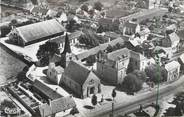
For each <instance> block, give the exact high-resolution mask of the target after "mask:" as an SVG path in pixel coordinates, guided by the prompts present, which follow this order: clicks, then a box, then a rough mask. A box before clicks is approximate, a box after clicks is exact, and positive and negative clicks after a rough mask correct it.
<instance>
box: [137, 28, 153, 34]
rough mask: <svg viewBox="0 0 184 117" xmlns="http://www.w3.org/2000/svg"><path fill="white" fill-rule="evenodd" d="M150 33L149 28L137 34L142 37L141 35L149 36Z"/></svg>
mask: <svg viewBox="0 0 184 117" xmlns="http://www.w3.org/2000/svg"><path fill="white" fill-rule="evenodd" d="M150 32H151V31H150V30H149V28H145V29H144V30H142V31H140V32H139V35H140V36H142V35H146V34H149V33H150Z"/></svg>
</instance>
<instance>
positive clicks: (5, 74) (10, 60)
mask: <svg viewBox="0 0 184 117" xmlns="http://www.w3.org/2000/svg"><path fill="white" fill-rule="evenodd" d="M25 66H26V64H25V63H23V62H22V61H20V60H18V59H17V58H15V57H13V56H12V55H10V54H9V53H7V52H6V51H5V50H4V49H3V48H2V47H1V46H0V84H2V83H4V82H6V81H7V80H8V79H11V78H13V77H14V76H16V75H17V73H18V72H20V71H22V69H23V68H24V67H25Z"/></svg>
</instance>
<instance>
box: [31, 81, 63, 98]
mask: <svg viewBox="0 0 184 117" xmlns="http://www.w3.org/2000/svg"><path fill="white" fill-rule="evenodd" d="M33 86H34V87H35V88H36V89H38V90H39V91H40V92H42V93H43V94H44V95H46V96H47V97H49V98H50V99H51V100H54V99H57V98H60V97H63V96H62V95H60V94H58V93H57V92H56V91H54V90H53V89H51V88H50V87H48V86H47V85H46V84H44V83H43V82H41V81H39V80H35V81H34V84H33Z"/></svg>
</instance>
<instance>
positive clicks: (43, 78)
mask: <svg viewBox="0 0 184 117" xmlns="http://www.w3.org/2000/svg"><path fill="white" fill-rule="evenodd" d="M40 80H42V81H43V82H44V83H47V84H54V83H52V82H50V81H49V80H48V78H47V77H46V76H42V77H41V78H40Z"/></svg>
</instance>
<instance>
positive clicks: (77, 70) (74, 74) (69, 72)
mask: <svg viewBox="0 0 184 117" xmlns="http://www.w3.org/2000/svg"><path fill="white" fill-rule="evenodd" d="M90 72H91V71H90V70H89V69H87V68H86V67H85V66H84V65H82V63H80V62H78V61H77V62H76V61H70V63H69V64H68V66H67V68H66V69H65V71H64V76H66V77H68V78H70V79H72V80H73V81H75V82H77V83H78V84H80V85H83V84H84V82H85V81H86V79H87V78H88V76H89V74H90Z"/></svg>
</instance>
